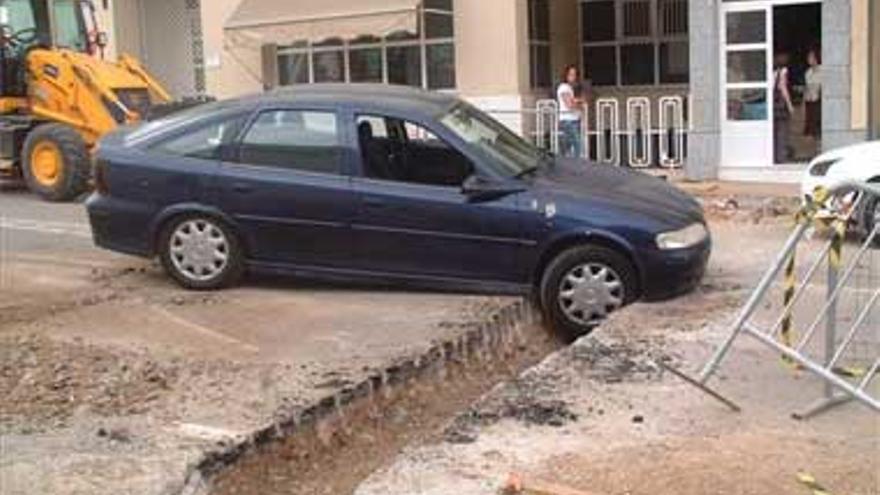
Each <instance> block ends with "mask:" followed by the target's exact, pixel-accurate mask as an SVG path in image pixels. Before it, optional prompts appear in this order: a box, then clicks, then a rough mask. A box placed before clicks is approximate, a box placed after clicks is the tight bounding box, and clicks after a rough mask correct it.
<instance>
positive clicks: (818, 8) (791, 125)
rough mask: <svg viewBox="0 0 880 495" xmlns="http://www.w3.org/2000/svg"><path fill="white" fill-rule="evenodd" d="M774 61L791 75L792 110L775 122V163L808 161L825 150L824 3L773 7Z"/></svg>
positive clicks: (790, 95) (779, 116)
mask: <svg viewBox="0 0 880 495" xmlns="http://www.w3.org/2000/svg"><path fill="white" fill-rule="evenodd" d="M773 59H774V70H776V69H778V68H779V67H785V70H786V72H787V73H788V85H787V89H788V92H789V98H790V99H791V103H792V109H793V111H792V112H790V113H789V112H784V113H783V114H782V115H777V116H776V118H775V120H774V129H775V130H774V159H773V161H774V163H775V164H785V163H805V162H809V161H810V160H811V159H812V158H813V157H815V156H816V155H817V154H819V151H820V150H821V149H822V146H821V140H822V84H821V78H822V74H821V73H822V67H821V64H822V4H820V3H811V4H799V5H780V6H776V7H774V8H773ZM775 108H776V110H777V111H779V110H784V109H785V108H784V107H783V106H781V105H778V104H777V105H775ZM780 141H781V142H780Z"/></svg>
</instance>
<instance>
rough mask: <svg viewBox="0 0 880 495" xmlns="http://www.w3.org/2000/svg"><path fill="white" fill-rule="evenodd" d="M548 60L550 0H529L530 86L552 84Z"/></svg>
mask: <svg viewBox="0 0 880 495" xmlns="http://www.w3.org/2000/svg"><path fill="white" fill-rule="evenodd" d="M551 72H552V68H551V62H550V0H529V78H530V81H531V85H532V88H549V87H550V86H551V85H552V84H553V75H552V74H551Z"/></svg>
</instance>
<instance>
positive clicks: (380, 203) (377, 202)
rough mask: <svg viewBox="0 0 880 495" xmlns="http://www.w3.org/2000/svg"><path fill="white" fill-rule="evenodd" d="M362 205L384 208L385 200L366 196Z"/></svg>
mask: <svg viewBox="0 0 880 495" xmlns="http://www.w3.org/2000/svg"><path fill="white" fill-rule="evenodd" d="M364 206H366V207H367V208H385V207H386V206H387V203H386V202H385V200H383V199H380V198H370V197H367V198H364Z"/></svg>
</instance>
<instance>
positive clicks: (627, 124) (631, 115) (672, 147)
mask: <svg viewBox="0 0 880 495" xmlns="http://www.w3.org/2000/svg"><path fill="white" fill-rule="evenodd" d="M621 102H623V103H621ZM685 103H686V102H685V98H684V97H682V96H676V95H670V96H662V97H659V98H655V99H652V98H649V97H647V96H633V97H629V98H626V99H624V100H619V99H617V98H599V99H597V100H596V101H595V103H594V104H593V105H584V106H583V107H582V108H581V110H580V120H579V121H578V138H579V139H580V142H581V143H582V146H581V150H582V151H581V157H582V158H586V159H588V160H591V161H594V162H596V163H599V164H603V165H616V166H620V165H626V166H629V167H633V168H646V167H652V166H657V167H662V168H668V169H674V168H680V167H682V166H683V165H684V161H685V158H686V156H687V134H688V128H687V125H688V122H689V120H688V118H687V112H686V110H687V109H686V104H685ZM621 107H623V109H624V110H625V111H623V112H622V111H621ZM486 111H487V113H489V114H491V115H493V116H495V117H497V118H499V119H500V120H502V121H508V123H511V124H512V125H511V127H514V128H521V129H523V134H524V136H525V137H527V138H529V139H530V140H531V141H532V142H533V143H534V144H535V145H537V146H539V147H541V148H545V149H547V150H549V151H551V152H553V153H556V154H559V153H560V152H562V153H563V154H564V153H565V152H566V151H567V149H568V147H567V146H566V144H568V143H566V136H565V135H564V133H563V132H562V131H561V129H560V118H559V105H558V104H557V102H556V101H555V100H539V101H538V102H537V103H536V104H535V107H534V108H533V109H522V110H492V109H488V110H486Z"/></svg>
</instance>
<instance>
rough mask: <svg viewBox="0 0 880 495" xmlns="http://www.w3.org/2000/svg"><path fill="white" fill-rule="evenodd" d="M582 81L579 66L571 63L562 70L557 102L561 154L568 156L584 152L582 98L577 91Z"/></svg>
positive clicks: (557, 90) (576, 155) (579, 154)
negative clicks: (576, 88)
mask: <svg viewBox="0 0 880 495" xmlns="http://www.w3.org/2000/svg"><path fill="white" fill-rule="evenodd" d="M579 83H580V81H579V75H578V70H577V67H575V66H574V65H569V66H567V67H566V68H565V70H564V71H563V72H562V82H560V83H559V86H558V87H557V88H556V102H557V104H558V105H559V131H560V134H561V135H560V136H559V154H560V155H562V156H566V157H580V156H581V155H582V154H583V132H582V128H581V108H582V106H583V104H584V101H583V99H582V98H579V97H578V96H577V94H576V93H575V89H574V88H575V87H576V86H577V85H578V84H579Z"/></svg>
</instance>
